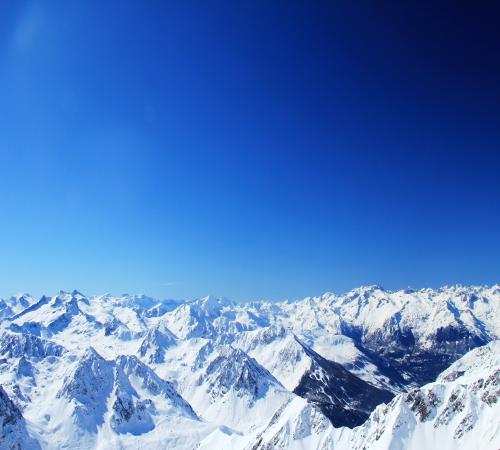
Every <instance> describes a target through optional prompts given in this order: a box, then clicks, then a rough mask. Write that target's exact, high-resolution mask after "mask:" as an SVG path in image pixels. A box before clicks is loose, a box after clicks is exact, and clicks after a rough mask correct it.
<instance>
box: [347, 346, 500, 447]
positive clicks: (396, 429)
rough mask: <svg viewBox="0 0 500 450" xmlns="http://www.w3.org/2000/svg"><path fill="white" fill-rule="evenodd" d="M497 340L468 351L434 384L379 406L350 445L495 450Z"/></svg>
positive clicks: (498, 434) (499, 403)
mask: <svg viewBox="0 0 500 450" xmlns="http://www.w3.org/2000/svg"><path fill="white" fill-rule="evenodd" d="M499 417H500V342H499V341H495V342H492V343H490V344H488V345H487V346H485V347H482V348H478V349H475V350H472V351H471V352H470V353H468V354H467V355H465V356H464V357H463V358H462V359H460V360H459V361H457V362H456V363H454V364H453V365H452V366H451V367H450V368H449V369H447V370H446V371H444V372H443V373H442V374H441V375H440V376H439V378H438V380H437V381H436V382H434V383H430V384H428V385H425V386H424V387H422V388H420V389H414V390H412V391H410V392H408V393H407V394H401V395H398V396H397V397H396V398H394V400H393V401H391V402H390V403H389V404H388V405H383V406H379V407H378V408H377V409H376V410H375V411H374V412H373V413H372V415H371V416H370V419H369V420H368V421H367V422H366V423H365V424H364V425H363V426H362V427H360V428H357V429H355V431H354V433H353V436H352V439H351V446H352V447H353V448H371V449H374V450H375V449H387V448H391V449H409V450H411V449H414V450H417V449H422V448H439V449H443V450H446V449H450V450H451V449H472V448H481V449H484V450H488V449H492V450H496V449H498V448H499V446H500V423H499V420H498V418H499Z"/></svg>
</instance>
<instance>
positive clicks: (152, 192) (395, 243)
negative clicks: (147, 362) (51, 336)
mask: <svg viewBox="0 0 500 450" xmlns="http://www.w3.org/2000/svg"><path fill="white" fill-rule="evenodd" d="M377 3H379V2H377ZM399 3H403V2H393V5H389V3H387V4H386V6H384V5H383V2H381V3H379V4H378V5H377V6H375V3H374V2H351V1H343V2H321V1H319V2H305V1H304V2H295V1H291V2H290V1H275V2H270V1H257V2H256V1H248V2H246V1H241V2H240V1H237V2H233V1H231V2H230V1H227V2H222V1H216V2H212V1H208V2H206V1H199V2H191V1H181V2H169V1H157V2H155V1H148V2H143V1H109V2H101V1H89V2H68V1H52V2H42V1H40V2H34V1H33V2H26V1H6V2H2V4H1V6H0V202H1V203H0V214H1V221H0V249H1V253H0V295H1V296H6V295H10V294H12V293H14V292H17V291H25V290H26V291H29V292H32V293H34V294H36V295H40V294H42V293H52V292H54V291H56V290H59V289H67V290H69V289H73V288H76V289H79V290H81V291H83V292H85V293H89V294H92V293H102V292H111V293H115V294H119V293H123V292H130V293H138V292H144V293H147V294H150V295H154V296H158V297H162V298H172V297H174V298H179V297H182V298H190V297H194V296H199V295H203V294H206V293H212V294H218V295H225V296H228V297H231V298H234V299H237V300H245V299H256V298H268V299H282V298H297V297H302V296H305V295H314V294H319V293H322V292H324V291H327V290H333V291H345V290H348V289H350V288H352V287H356V286H358V285H361V284H373V283H379V284H381V285H383V286H384V287H386V288H389V289H393V288H401V287H406V286H408V285H410V286H413V287H425V286H438V285H443V284H451V283H487V284H491V283H495V282H499V281H500V277H499V274H500V258H499V255H500V175H499V174H500V155H499V153H500V149H499V145H500V139H499V137H500V136H499V135H500V83H499V80H500V58H499V57H498V55H499V51H500V32H499V30H498V26H497V25H498V24H497V19H498V13H499V11H497V10H495V8H494V7H493V6H491V5H490V6H487V5H486V3H485V4H484V5H483V6H482V9H481V8H479V6H478V5H474V4H472V3H470V2H468V3H460V2H450V3H440V4H439V5H436V2H429V3H428V5H427V6H426V5H425V4H420V2H418V3H419V6H417V4H416V3H417V2H416V3H415V5H412V4H411V2H404V3H405V6H403V5H402V4H399ZM431 3H433V4H434V5H433V6H431ZM467 5H468V6H467ZM496 9H498V7H497V8H496Z"/></svg>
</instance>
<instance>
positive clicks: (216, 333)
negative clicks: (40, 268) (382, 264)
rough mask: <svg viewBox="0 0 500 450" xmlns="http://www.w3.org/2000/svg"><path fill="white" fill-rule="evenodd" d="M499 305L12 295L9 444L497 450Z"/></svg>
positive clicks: (3, 428)
mask: <svg viewBox="0 0 500 450" xmlns="http://www.w3.org/2000/svg"><path fill="white" fill-rule="evenodd" d="M499 309H500V286H498V285H497V286H492V287H482V286H478V287H474V286H473V287H464V286H453V287H445V288H441V289H435V290H434V289H422V290H418V291H416V290H410V289H406V290H401V291H396V292H390V291H385V290H383V289H382V288H381V287H379V286H370V287H364V288H358V289H355V290H353V291H351V292H348V293H347V294H344V295H336V294H331V293H328V294H324V295H322V296H320V297H308V298H306V299H303V300H298V301H286V302H278V303H276V302H274V303H273V302H253V303H242V304H238V303H235V302H232V301H230V300H228V299H224V298H216V297H205V298H201V299H196V300H194V301H190V302H179V301H172V300H168V301H157V300H155V299H153V298H150V297H147V296H144V295H135V296H129V295H122V296H119V297H115V296H112V295H109V294H106V295H99V296H90V297H88V296H85V295H84V294H82V293H80V292H78V291H73V292H63V291H60V292H58V293H57V294H56V295H54V296H52V297H45V296H44V297H42V298H41V299H40V300H38V301H37V300H36V299H34V298H33V297H31V296H30V295H28V294H20V295H17V296H14V297H11V298H9V299H8V300H0V386H1V387H2V390H1V391H0V449H3V448H16V447H15V446H16V445H17V446H18V447H19V448H44V449H45V448H47V449H49V448H50V449H52V448H67V447H72V446H74V444H75V442H78V445H79V448H88V449H91V448H106V449H108V448H137V447H139V446H140V447H143V446H148V447H150V448H152V449H154V448H179V449H192V448H195V447H196V448H208V449H210V448H235V449H238V448H241V449H250V448H255V449H261V448H268V449H274V448H290V449H293V448H308V449H309V448H311V449H315V448H318V449H320V448H325V449H326V448H333V447H335V448H341V449H342V448H345V449H351V448H352V449H354V448H376V449H379V448H380V449H383V448H391V449H397V448H401V449H403V448H424V447H429V446H430V447H435V446H442V447H443V448H457V447H458V448H469V446H470V445H472V442H475V441H477V442H481V444H482V445H481V448H498V447H499V445H500V442H499V439H500V438H499V425H498V421H495V417H498V412H499V411H498V402H497V399H498V397H499V396H500V394H499V392H498V389H499V379H498V377H499V373H500V368H499V365H500V364H499V353H500V347H499V346H498V342H497V340H498V339H499V336H500V310H499ZM463 355H465V356H463ZM440 374H441V375H440ZM495 414H496V416H495Z"/></svg>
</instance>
